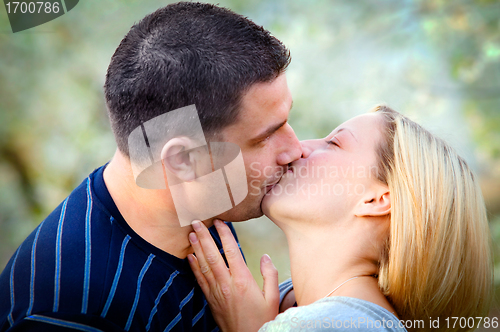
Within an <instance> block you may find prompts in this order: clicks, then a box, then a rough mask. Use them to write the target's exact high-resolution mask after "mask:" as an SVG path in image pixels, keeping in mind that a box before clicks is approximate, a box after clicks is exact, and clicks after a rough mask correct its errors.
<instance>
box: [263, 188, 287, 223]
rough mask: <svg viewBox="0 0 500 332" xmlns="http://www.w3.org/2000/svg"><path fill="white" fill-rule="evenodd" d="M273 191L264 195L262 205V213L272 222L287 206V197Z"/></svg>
mask: <svg viewBox="0 0 500 332" xmlns="http://www.w3.org/2000/svg"><path fill="white" fill-rule="evenodd" d="M273 189H274V188H273ZM273 189H271V190H270V191H269V192H267V193H266V194H265V195H264V198H263V199H262V203H261V208H262V212H263V213H264V214H265V215H266V217H268V218H269V219H271V220H272V221H274V220H273V217H276V214H277V212H278V211H279V210H281V209H282V208H283V207H284V205H285V202H284V198H285V197H284V196H285V195H280V194H279V193H277V192H275V191H273Z"/></svg>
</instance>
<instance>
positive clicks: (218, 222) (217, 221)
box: [214, 219, 222, 227]
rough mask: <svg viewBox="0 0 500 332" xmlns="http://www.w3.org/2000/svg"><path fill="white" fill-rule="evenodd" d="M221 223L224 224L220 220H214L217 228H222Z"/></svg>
mask: <svg viewBox="0 0 500 332" xmlns="http://www.w3.org/2000/svg"><path fill="white" fill-rule="evenodd" d="M221 223H222V221H220V220H219V219H215V220H214V225H215V227H218V226H220V225H221Z"/></svg>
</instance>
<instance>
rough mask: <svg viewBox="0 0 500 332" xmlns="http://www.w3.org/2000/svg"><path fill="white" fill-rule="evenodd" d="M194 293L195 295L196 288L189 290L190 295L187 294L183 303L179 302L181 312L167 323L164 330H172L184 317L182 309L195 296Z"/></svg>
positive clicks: (164, 331)
mask: <svg viewBox="0 0 500 332" xmlns="http://www.w3.org/2000/svg"><path fill="white" fill-rule="evenodd" d="M193 295H194V288H193V289H192V290H191V291H190V292H189V294H188V295H186V297H185V298H184V299H183V300H182V301H181V303H179V313H178V314H177V316H175V318H174V319H172V321H171V322H170V323H169V324H168V325H167V327H166V328H165V330H163V332H167V331H170V330H171V329H172V328H173V327H174V326H175V324H177V323H179V321H180V320H181V318H182V314H181V312H180V311H181V310H182V308H183V307H184V306H185V305H186V303H188V302H189V301H190V300H191V299H192V298H193Z"/></svg>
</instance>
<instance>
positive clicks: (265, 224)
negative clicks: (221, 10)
mask: <svg viewBox="0 0 500 332" xmlns="http://www.w3.org/2000/svg"><path fill="white" fill-rule="evenodd" d="M168 3H170V1H153V0H143V1H132V0H121V1H116V0H115V1H110V0H99V1H95V0H82V1H80V3H79V4H78V6H76V7H75V8H74V9H73V10H72V11H71V12H68V13H67V14H65V15H64V16H62V17H60V18H58V19H56V20H54V21H51V22H49V23H47V24H44V25H41V26H38V27H36V28H33V29H30V30H26V31H24V32H19V33H16V34H13V33H12V31H11V29H10V26H9V21H8V18H7V13H6V10H5V7H3V6H1V5H0V7H2V8H1V9H0V57H1V60H0V267H1V268H2V269H3V267H4V266H5V264H6V263H7V260H8V259H9V257H10V256H11V255H12V254H13V252H14V250H15V248H16V247H17V246H18V245H19V244H20V243H21V242H22V240H23V239H24V238H25V237H26V236H27V235H28V234H29V233H30V232H31V230H32V229H33V228H34V227H35V226H36V225H37V224H38V223H40V222H41V221H42V220H43V219H44V218H45V217H46V216H47V215H48V214H49V213H50V212H51V211H52V210H53V209H54V208H55V207H56V206H57V205H58V204H59V203H60V202H61V201H62V200H63V199H64V197H66V196H67V195H68V194H69V193H70V192H71V190H72V189H73V188H74V187H75V186H77V185H78V184H79V183H80V182H81V181H82V180H83V179H84V178H85V177H86V175H87V174H88V173H89V172H91V171H92V170H93V169H94V168H96V167H98V166H100V165H102V164H104V163H105V162H107V161H108V160H109V159H110V158H111V156H112V154H113V152H114V150H115V143H114V140H113V136H112V133H111V130H110V128H109V123H108V119H107V115H106V109H105V104H104V97H103V89H102V86H103V84H104V77H105V73H106V69H107V66H108V64H109V60H110V58H111V55H112V54H113V52H114V50H115V48H116V47H117V46H118V44H119V42H120V40H121V39H122V38H123V36H124V35H125V34H126V33H127V32H128V30H129V29H130V27H131V26H132V25H133V24H134V22H137V21H139V20H140V19H141V18H142V17H143V16H145V15H146V14H148V13H151V12H152V11H154V10H155V9H157V8H159V7H161V6H164V5H166V4H168ZM217 3H219V4H220V5H222V6H225V7H228V8H230V9H233V10H235V11H236V12H238V13H240V14H243V15H245V16H248V17H249V18H251V19H252V20H254V21H255V22H256V23H258V24H261V25H263V26H264V27H265V28H267V29H268V30H270V31H271V32H272V33H273V34H274V35H275V36H277V37H278V38H279V39H280V40H282V41H283V42H284V43H285V45H287V46H288V48H289V49H290V51H291V54H292V63H291V65H290V67H289V69H288V72H287V76H288V83H289V86H290V89H291V91H292V95H293V99H294V108H293V111H292V112H291V117H290V123H291V125H292V127H293V128H294V129H295V132H296V134H297V136H298V137H299V139H309V138H317V137H322V136H325V135H326V134H328V133H329V132H330V131H331V130H332V129H333V128H334V127H336V126H337V125H338V124H340V123H341V122H343V121H344V120H346V119H348V118H351V117H353V116H355V115H358V114H361V113H364V112H367V111H368V110H369V109H370V108H371V107H372V106H374V105H376V104H379V103H386V104H388V105H389V106H391V107H393V108H394V109H396V110H398V111H400V112H402V113H404V114H406V115H408V116H410V117H411V118H413V119H414V120H416V121H418V122H419V123H421V124H423V125H424V126H425V127H426V128H427V129H429V130H430V131H431V132H433V133H435V134H437V135H438V136H440V137H442V138H444V139H445V140H446V141H448V142H449V143H451V145H452V146H454V147H455V148H456V149H457V150H458V152H459V153H460V154H461V155H463V156H464V157H465V159H466V160H467V161H468V162H469V163H470V164H471V165H472V167H473V168H474V170H475V171H476V172H477V174H479V177H480V179H481V185H482V188H483V193H484V196H485V199H486V202H487V208H488V212H489V219H490V226H491V231H492V235H493V239H494V243H495V244H494V250H495V257H496V258H495V261H496V269H495V270H496V272H497V273H496V277H495V282H496V283H495V285H496V286H497V288H496V289H497V292H496V293H497V294H498V295H500V288H499V287H498V286H500V273H499V272H500V250H499V246H498V243H500V1H498V0H475V1H472V0H471V1H462V0H453V1H451V0H450V1H447V0H406V1H405V0H376V1H375V0H359V1H348V0H344V1H335V0H294V1H286V0H265V1H264V0H251V1H249V0H220V1H218V2H217ZM235 227H236V228H237V230H238V234H239V237H240V241H241V243H242V247H243V249H244V252H245V254H246V257H247V262H248V265H249V266H250V268H251V270H252V273H253V274H254V276H255V277H256V278H257V280H258V282H259V283H261V278H260V272H259V258H260V256H261V255H262V254H264V253H268V254H270V256H271V258H272V259H273V261H274V262H275V265H276V266H277V267H278V270H279V272H280V280H284V279H286V278H288V277H289V276H290V272H289V262H288V249H287V245H286V241H285V239H284V236H283V235H282V234H281V232H280V230H279V229H278V228H277V227H276V226H275V225H274V224H272V223H271V222H270V221H269V220H268V219H267V218H259V219H257V220H252V221H249V222H244V223H239V224H237V225H235ZM497 298H499V297H498V296H497ZM497 306H498V304H497ZM496 316H498V314H496Z"/></svg>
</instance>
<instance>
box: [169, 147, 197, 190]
mask: <svg viewBox="0 0 500 332" xmlns="http://www.w3.org/2000/svg"><path fill="white" fill-rule="evenodd" d="M195 146H196V145H195V143H194V142H193V140H191V139H189V138H187V137H175V138H172V139H171V140H169V141H168V142H167V143H166V144H165V145H164V146H163V149H162V150H161V159H162V160H163V165H165V167H166V169H167V170H168V171H169V172H170V173H172V174H173V175H174V176H176V177H177V178H179V179H180V180H181V181H193V180H194V179H195V178H196V170H195V169H196V158H195V155H194V151H193V150H192V149H193V147H195Z"/></svg>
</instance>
